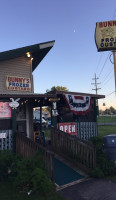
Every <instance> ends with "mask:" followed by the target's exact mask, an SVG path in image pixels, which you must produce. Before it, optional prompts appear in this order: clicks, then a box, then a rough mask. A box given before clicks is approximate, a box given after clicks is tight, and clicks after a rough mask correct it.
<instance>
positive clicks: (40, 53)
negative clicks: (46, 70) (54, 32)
mask: <svg viewBox="0 0 116 200" xmlns="http://www.w3.org/2000/svg"><path fill="white" fill-rule="evenodd" d="M54 42H55V40H53V41H49V42H45V43H39V44H34V45H31V46H26V47H22V48H18V49H13V50H9V51H4V52H0V61H5V60H9V59H13V58H17V57H20V56H23V55H26V53H27V52H29V53H30V54H31V56H32V57H33V61H32V71H34V70H35V68H36V67H37V66H38V64H39V63H40V62H41V61H42V59H43V58H44V57H45V56H46V54H47V53H48V52H49V51H50V49H51V48H52V47H53V45H54Z"/></svg>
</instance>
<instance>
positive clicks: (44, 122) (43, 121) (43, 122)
mask: <svg viewBox="0 0 116 200" xmlns="http://www.w3.org/2000/svg"><path fill="white" fill-rule="evenodd" d="M36 123H39V124H40V119H36ZM41 123H42V124H46V120H45V119H44V118H42V119H41Z"/></svg>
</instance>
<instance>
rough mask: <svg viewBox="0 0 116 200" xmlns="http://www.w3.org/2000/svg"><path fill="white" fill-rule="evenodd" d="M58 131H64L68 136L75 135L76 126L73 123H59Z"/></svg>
mask: <svg viewBox="0 0 116 200" xmlns="http://www.w3.org/2000/svg"><path fill="white" fill-rule="evenodd" d="M58 127H59V130H61V131H64V132H66V133H68V134H70V135H77V124H76V123H75V122H69V123H59V124H58Z"/></svg>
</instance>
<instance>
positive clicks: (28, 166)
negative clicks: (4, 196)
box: [0, 151, 54, 195]
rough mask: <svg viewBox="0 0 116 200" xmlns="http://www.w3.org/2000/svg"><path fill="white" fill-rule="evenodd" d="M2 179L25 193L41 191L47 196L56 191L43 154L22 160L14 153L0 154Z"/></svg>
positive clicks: (5, 152)
mask: <svg viewBox="0 0 116 200" xmlns="http://www.w3.org/2000/svg"><path fill="white" fill-rule="evenodd" d="M9 172H10V173H9ZM0 178H1V179H0V180H3V179H7V180H10V181H12V183H13V186H14V187H16V188H19V189H20V190H22V191H25V192H28V191H29V190H32V191H33V192H35V191H37V190H39V192H40V193H41V194H42V193H44V195H45V193H48V192H50V191H53V190H54V186H53V183H52V181H51V180H50V179H49V177H48V175H47V173H46V171H45V168H44V162H43V156H42V154H36V155H35V157H33V158H29V159H22V158H21V157H19V156H17V155H15V154H13V153H12V152H8V151H2V152H1V153H0Z"/></svg>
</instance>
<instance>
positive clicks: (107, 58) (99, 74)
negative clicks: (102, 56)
mask: <svg viewBox="0 0 116 200" xmlns="http://www.w3.org/2000/svg"><path fill="white" fill-rule="evenodd" d="M109 55H110V53H109V54H108V56H107V58H106V60H105V62H104V65H103V67H102V69H101V71H100V73H99V76H98V77H100V75H101V73H102V71H103V69H104V67H105V65H106V62H107V60H108V58H109Z"/></svg>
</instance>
